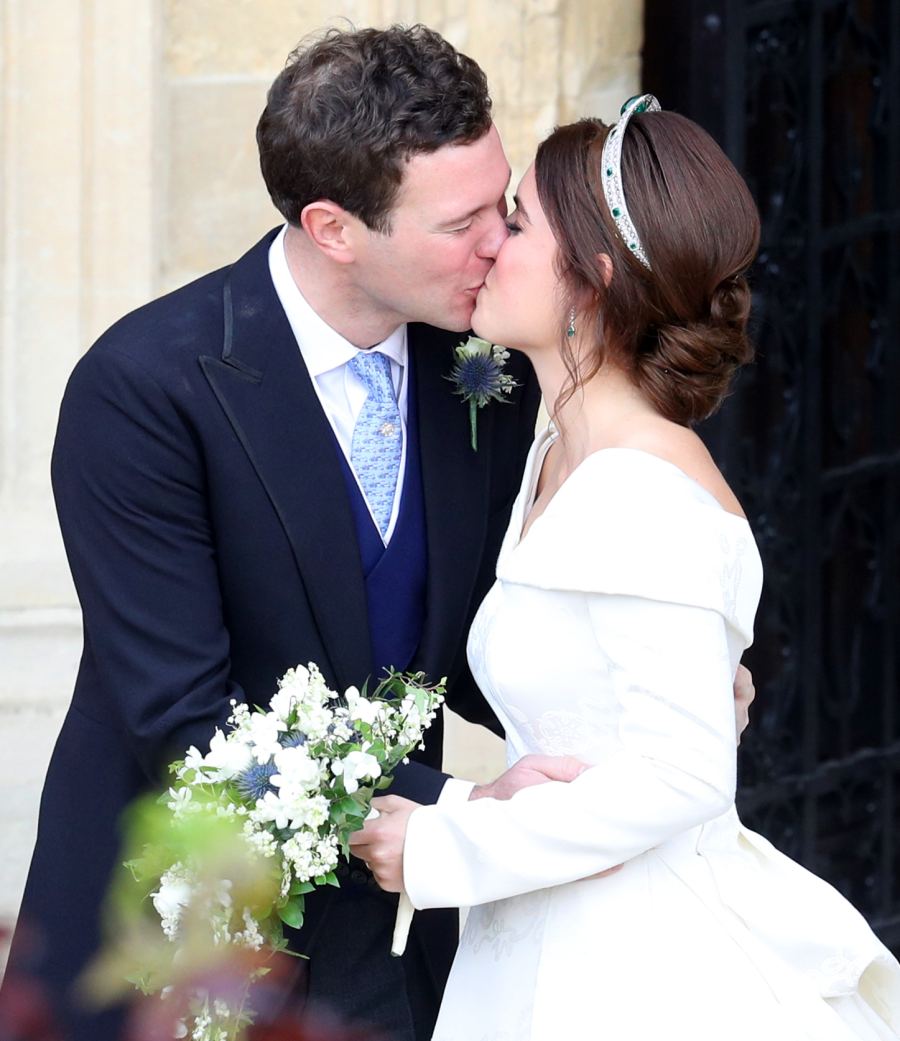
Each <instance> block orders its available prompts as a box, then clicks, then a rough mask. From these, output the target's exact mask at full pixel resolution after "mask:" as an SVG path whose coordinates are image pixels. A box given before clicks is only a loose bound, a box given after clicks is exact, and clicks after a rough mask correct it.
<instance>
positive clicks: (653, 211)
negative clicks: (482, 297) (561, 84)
mask: <svg viewBox="0 0 900 1041" xmlns="http://www.w3.org/2000/svg"><path fill="white" fill-rule="evenodd" d="M607 133H608V127H607V126H606V125H605V124H603V123H602V122H600V121H599V120H593V119H584V120H581V121H579V122H578V123H573V124H570V125H568V126H563V127H559V128H558V129H557V130H555V131H554V132H553V134H551V135H550V137H549V138H547V140H546V141H544V142H543V144H541V146H540V147H539V148H538V152H537V157H536V160H535V175H536V180H537V189H538V196H539V198H540V202H541V206H542V208H543V210H544V213H545V214H546V215H547V219H548V220H549V222H550V226H551V228H552V229H553V233H554V235H555V237H556V240H557V244H558V246H559V265H560V274H561V276H562V278H563V282H564V285H565V286H566V289H567V299H566V301H565V307H564V309H563V311H562V314H561V327H562V328H564V326H565V324H567V320H566V318H565V317H563V316H564V315H566V314H567V313H568V311H569V308H571V307H573V306H574V307H575V310H576V314H577V316H578V317H577V325H578V328H579V338H578V342H579V347H580V349H581V348H583V345H585V343H587V345H588V348H589V349H588V351H587V352H585V351H584V350H583V349H582V353H581V354H580V356H576V354H575V353H574V352H573V351H572V349H571V346H570V345H569V344H568V343H567V342H566V337H565V336H564V335H563V336H562V342H563V351H564V357H565V359H566V364H567V366H568V368H569V372H570V376H571V383H570V387H569V388H568V390H567V391H566V392H565V394H564V398H565V397H569V396H571V394H572V393H574V392H575V390H576V389H577V388H578V386H579V385H580V384H581V383H582V382H584V381H585V380H587V379H590V377H591V376H592V375H594V374H595V373H596V372H597V370H598V369H599V368H600V366H601V365H602V364H603V363H604V361H606V360H607V359H608V360H610V361H611V362H613V363H615V364H617V365H619V366H620V367H622V368H623V369H624V370H625V371H626V372H627V373H628V374H629V376H630V377H631V379H632V381H633V382H634V384H635V386H637V387H638V388H639V389H640V390H641V391H642V392H643V393H644V394H645V396H646V397H647V399H648V400H649V401H650V402H651V403H652V404H653V406H654V407H655V408H656V409H657V410H658V411H659V412H660V413H661V414H662V415H663V416H665V417H666V418H667V419H671V420H673V421H674V422H677V423H681V424H684V425H688V426H689V425H691V424H693V423H696V422H698V421H700V420H702V419H705V418H706V417H707V416H710V415H711V414H712V413H713V412H715V410H716V409H717V408H718V407H719V405H720V404H721V403H722V401H723V399H724V398H725V396H726V395H727V393H728V390H729V387H730V385H731V381H732V379H733V377H734V374H735V372H736V371H737V370H738V369H739V368H740V366H742V365H745V364H746V363H747V362H749V361H750V360H751V359H752V357H753V348H752V346H751V344H750V341H749V339H748V337H747V320H748V317H749V314H750V289H749V286H748V284H747V280H746V277H745V273H746V271H747V269H748V268H749V266H750V264H751V262H752V261H753V258H754V256H755V254H756V250H757V248H758V245H759V215H758V213H757V210H756V206H755V204H754V202H753V199H752V197H751V196H750V192H749V191H748V189H747V186H746V184H745V183H744V181H743V179H742V178H741V176H740V174H739V173H738V172H737V170H736V169H735V168H734V166H733V165H732V163H731V162H730V160H729V159H728V158H727V156H726V155H725V154H724V153H723V152H722V150H721V148H719V146H718V145H717V144H716V143H715V141H714V140H713V139H712V138H711V137H710V136H709V134H707V133H706V132H705V131H704V130H702V129H701V128H700V127H698V126H697V125H696V124H695V123H692V122H691V121H690V120H688V119H685V118H684V117H683V116H679V115H678V114H677V113H674V112H665V111H663V112H644V113H642V114H640V115H635V116H633V117H632V118H631V121H630V122H629V124H628V128H627V131H626V133H625V137H624V140H623V146H622V183H623V187H624V192H625V197H626V202H627V204H628V210H629V213H630V215H631V219H632V221H633V222H634V225H635V228H636V229H637V232H638V236H639V238H640V241H641V244H642V245H643V248H644V251H645V253H646V255H647V259H648V260H649V263H650V269H649V270H648V269H647V268H646V267H645V266H644V265H643V264H642V263H641V262H640V260H639V259H638V258H637V257H636V256H634V254H633V253H632V252H631V251H630V250H629V249H628V247H627V246H626V245H625V243H624V242H623V241H622V238H621V237H620V235H619V232H618V230H617V228H616V225H615V223H614V221H613V219H612V215H611V214H610V212H609V208H608V206H607V204H606V199H605V197H604V194H603V189H602V185H601V166H602V164H601V153H602V150H603V142H604V141H605V139H606V135H607ZM604 256H605V257H608V258H609V261H608V262H605V261H604V260H603V259H602V258H603V257H604ZM586 330H587V331H589V334H590V335H588V336H586V335H585V331H586Z"/></svg>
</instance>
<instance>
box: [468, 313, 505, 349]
mask: <svg viewBox="0 0 900 1041" xmlns="http://www.w3.org/2000/svg"><path fill="white" fill-rule="evenodd" d="M502 331H503V330H502V329H498V328H497V326H496V324H495V323H494V322H492V321H491V320H490V319H489V318H488V317H487V315H485V314H484V313H483V312H482V313H481V314H479V313H478V305H477V304H476V305H475V310H474V311H473V312H472V332H473V333H475V335H476V336H480V337H481V339H482V340H487V341H488V343H503V337H502V336H501V335H500V334H501V333H502Z"/></svg>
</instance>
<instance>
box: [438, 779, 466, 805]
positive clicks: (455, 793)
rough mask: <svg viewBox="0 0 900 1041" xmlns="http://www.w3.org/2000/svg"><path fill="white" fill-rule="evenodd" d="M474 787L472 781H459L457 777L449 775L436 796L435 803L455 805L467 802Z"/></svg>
mask: <svg viewBox="0 0 900 1041" xmlns="http://www.w3.org/2000/svg"><path fill="white" fill-rule="evenodd" d="M474 787H475V782H474V781H461V780H460V779H459V778H458V777H450V778H448V779H447V781H446V782H445V783H444V787H443V788H442V789H441V794H440V795H439V796H438V798H437V805H438V806H456V805H457V804H459V803H461V802H468V801H469V796H470V795H471V794H472V789H473V788H474Z"/></svg>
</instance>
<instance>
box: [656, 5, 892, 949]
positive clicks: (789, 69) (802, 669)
mask: <svg viewBox="0 0 900 1041" xmlns="http://www.w3.org/2000/svg"><path fill="white" fill-rule="evenodd" d="M645 11H646V15H645V32H646V41H645V52H644V72H643V80H644V88H645V89H646V90H650V91H652V92H653V93H655V94H657V95H658V97H659V98H660V100H661V101H662V104H663V106H664V107H667V108H674V109H677V110H679V111H681V112H683V113H685V114H686V115H689V116H691V117H692V118H693V119H696V120H697V121H698V122H699V123H701V124H702V125H704V126H705V127H706V128H707V129H708V130H710V131H711V132H712V133H713V134H714V135H715V136H716V138H717V139H718V140H719V141H720V142H721V143H722V144H723V145H724V146H725V148H726V150H727V151H728V153H729V155H730V156H731V157H732V159H733V160H734V161H735V162H736V164H737V166H738V167H739V168H740V169H741V171H742V172H743V173H744V175H745V176H746V178H747V180H748V182H749V184H750V187H751V190H752V191H753V194H754V197H755V198H756V200H757V202H758V204H759V206H760V210H761V213H762V218H763V239H762V248H761V252H760V256H759V261H758V263H757V264H756V267H755V270H754V272H753V285H754V296H755V312H754V313H755V329H756V334H755V338H756V342H757V344H758V349H759V356H758V361H757V364H756V365H755V366H754V367H753V368H752V369H751V370H748V372H747V374H746V375H745V376H744V377H743V378H742V379H741V381H740V383H739V385H738V388H737V390H736V392H735V394H734V396H733V398H732V399H731V400H730V401H729V402H728V403H727V404H726V406H725V410H724V411H723V412H722V413H721V414H720V416H718V417H716V419H714V420H713V421H711V422H710V424H708V429H707V430H706V431H705V434H707V435H708V440H709V442H710V444H711V446H712V447H713V450H714V452H715V454H716V456H717V458H718V459H719V460H720V462H721V463H722V464H723V466H724V467H725V470H726V472H727V474H728V476H729V478H730V479H731V481H732V483H733V484H734V486H735V487H736V489H737V491H738V493H739V495H740V497H741V499H742V501H743V503H744V505H745V507H746V509H747V510H748V513H749V515H750V519H751V521H752V523H753V526H754V529H755V531H756V534H757V538H758V540H759V542H760V547H761V550H762V553H763V559H764V562H765V566H766V587H765V592H764V595H763V601H762V605H761V609H760V614H759V617H758V623H757V639H756V645H755V647H754V648H753V650H752V651H751V652H750V655H749V656H748V657H749V663H750V665H751V667H752V668H753V671H754V675H755V679H756V684H757V688H758V691H759V693H758V702H757V704H758V711H757V712H756V714H755V716H754V722H753V727H752V729H751V731H750V732H749V733H748V735H747V737H746V739H745V741H744V745H743V747H742V754H741V795H740V807H741V813H742V816H743V818H744V819H745V821H746V822H747V823H748V824H749V825H750V826H751V827H754V828H756V829H757V830H759V831H761V832H762V833H763V834H765V835H767V836H768V837H769V838H771V839H772V840H773V841H774V842H775V843H776V844H777V845H778V846H780V847H781V848H782V849H783V850H784V851H785V852H787V853H789V854H790V855H791V856H793V857H795V858H796V859H798V860H800V861H801V862H803V863H804V864H806V865H808V866H809V867H811V868H812V869H813V870H815V871H816V872H818V873H819V874H821V875H822V876H823V877H825V878H827V879H829V880H830V881H831V882H833V883H834V884H835V885H837V886H838V887H839V888H840V889H841V890H842V891H843V892H844V893H845V894H846V895H847V896H849V897H850V898H851V899H852V900H853V902H854V903H855V904H856V905H857V906H858V907H859V908H860V909H861V910H862V911H863V912H864V913H865V914H866V916H867V917H868V919H869V921H870V922H871V923H872V924H873V926H874V928H875V929H876V931H877V932H878V933H879V934H880V935H881V937H882V938H883V939H884V940H885V941H886V942H887V943H888V944H889V946H891V947H892V948H893V949H894V951H896V952H898V953H900V704H898V702H900V0H855V2H854V0H843V2H838V0H705V2H701V0H679V2H674V0H645Z"/></svg>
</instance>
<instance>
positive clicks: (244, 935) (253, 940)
mask: <svg viewBox="0 0 900 1041" xmlns="http://www.w3.org/2000/svg"><path fill="white" fill-rule="evenodd" d="M243 919H244V931H243V932H238V933H235V934H234V942H235V943H236V944H238V946H240V947H249V948H250V950H252V951H258V950H259V949H260V947H262V945H263V943H264V942H265V941H264V940H263V935H262V933H261V932H260V931H259V922H257V921H256V919H255V918H254V917H253V915H252V914H250V911H249V909H248V908H246V907H245V908H244V914H243ZM216 1011H217V1012H219V1010H218V1008H217V1009H216ZM226 1014H227V1013H226ZM219 1015H220V1016H221V1015H223V1013H221V1012H219Z"/></svg>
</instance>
